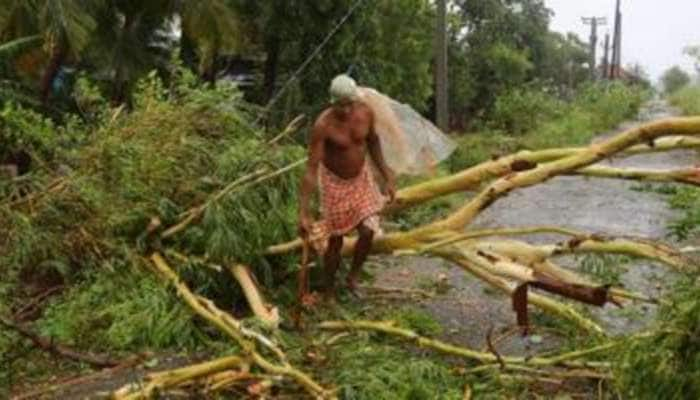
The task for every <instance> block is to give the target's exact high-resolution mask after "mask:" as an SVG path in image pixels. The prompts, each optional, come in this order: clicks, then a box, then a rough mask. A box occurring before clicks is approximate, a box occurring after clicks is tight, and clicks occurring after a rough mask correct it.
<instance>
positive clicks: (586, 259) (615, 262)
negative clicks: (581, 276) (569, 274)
mask: <svg viewBox="0 0 700 400" xmlns="http://www.w3.org/2000/svg"><path fill="white" fill-rule="evenodd" d="M629 262H630V258H629V257H627V256H620V255H615V254H587V255H585V256H583V257H582V258H581V259H580V260H579V268H580V270H581V271H583V272H585V273H587V274H589V275H591V276H593V277H595V278H596V280H597V281H598V282H600V283H601V284H608V285H615V286H620V284H621V283H622V280H621V278H622V274H623V273H625V272H626V268H625V264H628V263H629Z"/></svg>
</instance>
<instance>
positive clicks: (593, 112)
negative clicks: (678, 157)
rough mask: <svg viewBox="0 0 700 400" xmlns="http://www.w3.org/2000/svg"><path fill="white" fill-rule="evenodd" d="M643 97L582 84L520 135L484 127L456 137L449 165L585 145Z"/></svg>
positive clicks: (627, 90)
mask: <svg viewBox="0 0 700 400" xmlns="http://www.w3.org/2000/svg"><path fill="white" fill-rule="evenodd" d="M647 97H648V93H646V92H644V91H642V90H641V89H638V88H631V87H626V86H622V85H620V84H612V85H610V86H602V85H601V86H596V85H593V86H590V87H586V88H584V89H582V90H581V92H580V93H579V94H578V96H577V97H576V98H575V99H574V100H573V101H571V102H569V103H560V104H562V105H560V106H559V107H561V108H562V109H561V110H559V111H558V112H556V113H553V114H552V117H550V118H544V119H542V120H539V121H537V122H536V123H534V127H532V128H530V129H527V130H526V131H524V133H522V134H514V133H513V132H508V131H504V130H497V129H496V130H494V129H487V130H483V131H478V132H472V133H467V134H465V135H463V136H461V137H459V138H458V139H457V140H458V141H459V147H458V149H457V150H456V151H455V154H453V156H452V157H451V158H450V160H449V161H448V165H449V168H450V170H451V171H459V170H462V169H464V168H468V167H470V166H473V165H475V164H478V163H480V162H483V161H486V160H488V159H490V158H492V157H494V156H503V155H506V154H510V153H513V152H516V151H519V150H536V149H544V148H556V147H571V146H582V145H586V144H588V143H589V142H590V141H591V139H593V137H595V136H596V135H598V134H600V133H602V132H605V131H608V130H610V129H613V128H615V127H616V126H617V125H618V124H620V123H621V122H623V121H625V120H626V119H629V118H633V117H634V116H635V115H636V114H637V112H638V111H639V107H640V106H641V104H642V102H643V101H644V100H645V99H646V98H647Z"/></svg>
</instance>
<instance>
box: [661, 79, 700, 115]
mask: <svg viewBox="0 0 700 400" xmlns="http://www.w3.org/2000/svg"><path fill="white" fill-rule="evenodd" d="M669 100H670V101H671V104H673V105H674V106H676V107H678V108H680V109H681V111H682V112H683V114H684V115H700V86H698V85H694V86H685V87H683V88H681V89H679V90H677V91H675V92H674V93H673V94H671V96H670V97H669Z"/></svg>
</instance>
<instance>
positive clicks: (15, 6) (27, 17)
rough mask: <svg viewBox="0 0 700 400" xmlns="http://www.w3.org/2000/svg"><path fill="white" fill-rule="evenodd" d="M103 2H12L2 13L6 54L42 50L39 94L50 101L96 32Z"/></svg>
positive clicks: (0, 36)
mask: <svg viewBox="0 0 700 400" xmlns="http://www.w3.org/2000/svg"><path fill="white" fill-rule="evenodd" d="M100 3H101V2H100V0H9V1H8V4H7V5H6V6H3V7H2V8H3V11H2V12H0V39H2V41H3V42H6V43H5V45H4V46H3V50H4V51H5V52H10V51H12V53H16V52H18V51H20V50H24V52H26V51H29V50H30V49H31V50H36V49H37V48H39V49H40V50H41V51H42V52H43V54H44V55H45V58H46V60H47V61H46V63H44V64H42V65H41V67H40V68H41V72H40V74H39V83H38V89H39V90H38V91H39V96H40V99H41V100H42V102H44V103H46V101H47V100H48V97H49V94H50V90H51V84H52V82H53V80H54V79H55V77H56V75H57V73H58V71H59V70H60V68H61V66H62V65H63V64H64V63H65V62H66V60H67V59H69V58H73V59H76V60H77V59H80V56H81V52H82V50H83V49H85V47H86V46H87V45H88V43H89V42H90V40H91V37H92V34H93V32H94V30H95V28H96V26H97V25H96V22H95V18H94V12H95V10H96V9H97V7H98V6H99V4H100Z"/></svg>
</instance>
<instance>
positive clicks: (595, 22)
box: [581, 17, 608, 80]
mask: <svg viewBox="0 0 700 400" xmlns="http://www.w3.org/2000/svg"><path fill="white" fill-rule="evenodd" d="M581 21H583V23H584V24H585V25H590V26H591V37H590V41H589V46H590V50H589V52H590V54H589V57H590V61H589V62H588V63H589V67H590V73H591V80H595V79H596V71H595V63H596V57H595V51H596V46H597V44H598V26H600V25H605V24H607V23H608V22H607V20H606V19H605V18H600V17H590V18H581Z"/></svg>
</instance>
